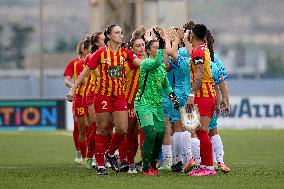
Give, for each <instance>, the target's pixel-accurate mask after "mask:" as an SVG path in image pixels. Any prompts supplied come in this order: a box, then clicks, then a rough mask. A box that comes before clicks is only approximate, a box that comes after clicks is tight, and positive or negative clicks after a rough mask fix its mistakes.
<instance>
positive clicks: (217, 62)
mask: <svg viewBox="0 0 284 189" xmlns="http://www.w3.org/2000/svg"><path fill="white" fill-rule="evenodd" d="M214 62H215V63H216V64H217V66H218V67H219V70H220V74H221V76H223V78H224V80H226V79H227V78H228V74H227V72H226V69H225V66H224V64H223V62H222V60H220V59H219V57H218V55H217V54H216V53H214Z"/></svg>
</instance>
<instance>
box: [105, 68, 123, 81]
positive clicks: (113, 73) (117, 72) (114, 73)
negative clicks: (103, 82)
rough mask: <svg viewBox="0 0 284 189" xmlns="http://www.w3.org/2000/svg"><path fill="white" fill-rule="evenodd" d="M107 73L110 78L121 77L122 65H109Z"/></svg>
mask: <svg viewBox="0 0 284 189" xmlns="http://www.w3.org/2000/svg"><path fill="white" fill-rule="evenodd" d="M108 75H109V76H110V77H111V78H114V79H116V78H121V77H122V67H121V66H110V67H109V69H108Z"/></svg>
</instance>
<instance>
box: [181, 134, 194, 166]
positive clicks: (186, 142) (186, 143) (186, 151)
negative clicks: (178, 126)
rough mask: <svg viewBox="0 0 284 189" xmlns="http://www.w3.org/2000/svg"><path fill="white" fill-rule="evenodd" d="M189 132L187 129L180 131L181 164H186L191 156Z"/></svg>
mask: <svg viewBox="0 0 284 189" xmlns="http://www.w3.org/2000/svg"><path fill="white" fill-rule="evenodd" d="M190 138H191V133H190V132H188V131H184V132H182V142H183V165H186V164H187V163H188V162H189V161H190V160H191V159H193V157H192V152H191V143H190Z"/></svg>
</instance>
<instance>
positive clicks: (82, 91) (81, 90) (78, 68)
mask: <svg viewBox="0 0 284 189" xmlns="http://www.w3.org/2000/svg"><path fill="white" fill-rule="evenodd" d="M85 61H86V59H85V58H81V59H80V60H79V61H78V62H77V64H76V65H75V64H74V82H76V80H77V78H78V76H79V75H80V73H81V72H82V71H83V69H84V68H85V67H86V63H85ZM90 80H91V77H90V74H88V75H87V76H86V77H85V78H84V80H83V81H82V83H81V84H80V85H79V86H78V88H77V89H76V95H80V96H82V97H83V96H85V95H86V93H87V90H88V86H89V83H90Z"/></svg>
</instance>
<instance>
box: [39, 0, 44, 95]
mask: <svg viewBox="0 0 284 189" xmlns="http://www.w3.org/2000/svg"><path fill="white" fill-rule="evenodd" d="M39 50H40V52H39V95H40V98H41V99H43V98H44V68H43V66H44V57H43V0H40V1H39Z"/></svg>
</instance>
